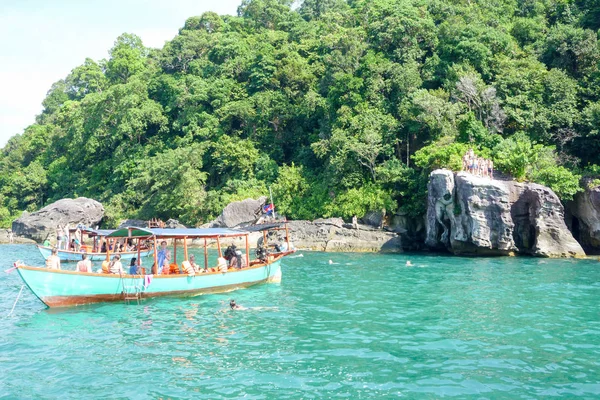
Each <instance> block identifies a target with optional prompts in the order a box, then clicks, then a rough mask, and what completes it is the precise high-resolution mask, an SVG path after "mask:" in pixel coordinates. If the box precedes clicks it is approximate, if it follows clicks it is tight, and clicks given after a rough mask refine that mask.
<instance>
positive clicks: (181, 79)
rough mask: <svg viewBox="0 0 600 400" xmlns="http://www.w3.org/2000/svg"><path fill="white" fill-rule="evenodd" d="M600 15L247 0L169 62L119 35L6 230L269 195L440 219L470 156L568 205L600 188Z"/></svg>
mask: <svg viewBox="0 0 600 400" xmlns="http://www.w3.org/2000/svg"><path fill="white" fill-rule="evenodd" d="M599 20H600V6H599V4H598V1H595V0H510V1H509V0H499V1H491V0H477V1H462V0H451V1H442V0H368V1H367V0H346V1H345V0H305V1H304V2H303V3H302V4H301V5H300V6H299V7H297V8H294V7H292V1H289V0H243V1H242V2H241V5H240V7H239V9H238V15H237V16H219V15H217V14H215V13H212V12H208V13H205V14H203V15H201V16H198V17H191V18H189V19H188V20H187V21H185V24H184V25H183V27H182V28H181V29H180V31H179V34H178V35H177V36H176V37H175V38H173V40H171V41H170V42H168V43H166V44H165V46H164V47H163V48H162V49H148V48H146V47H144V45H143V44H142V42H141V40H140V38H138V37H137V36H135V35H132V34H123V35H121V36H119V37H118V38H117V40H116V42H115V44H114V47H113V48H112V49H111V50H110V51H109V58H108V59H107V60H100V61H94V60H91V59H86V60H85V61H84V63H83V64H82V65H80V66H77V67H75V68H74V69H73V70H72V72H71V73H70V74H69V75H68V76H67V77H65V78H64V79H62V80H60V81H58V82H56V83H55V84H54V85H52V87H51V88H50V90H49V91H48V95H47V97H46V99H45V100H44V102H43V106H44V110H43V112H42V113H41V114H40V115H39V116H38V117H37V119H36V123H35V124H33V125H31V126H30V127H28V128H27V129H26V130H25V132H24V133H23V134H21V135H17V136H14V137H13V138H11V139H10V141H9V142H8V144H7V145H6V146H5V147H4V149H2V150H1V151H0V221H2V225H7V224H8V223H9V221H10V220H11V219H12V218H14V217H15V216H17V215H19V213H20V212H21V211H23V210H34V209H37V208H39V207H41V206H43V205H44V204H47V203H49V202H51V201H54V200H57V199H59V198H61V197H65V196H76V195H83V196H89V197H92V198H95V199H98V200H100V201H102V202H104V203H105V204H106V206H107V210H108V218H109V220H110V221H111V222H113V221H115V220H117V219H119V218H123V217H139V218H150V217H160V218H169V217H175V218H180V219H181V220H182V221H183V222H184V223H187V224H191V225H195V224H200V223H203V222H206V221H207V220H208V219H210V218H212V217H214V216H215V214H217V213H218V212H219V211H220V209H221V208H222V207H223V206H224V205H225V204H226V203H227V202H229V201H232V200H238V199H242V198H246V197H254V196H259V195H264V194H267V193H268V187H272V189H273V194H274V196H275V201H276V203H277V204H278V207H279V209H280V211H282V212H284V213H285V214H287V215H288V217H291V218H314V217H320V216H341V217H345V218H349V217H351V216H353V215H360V214H362V213H364V212H366V211H368V210H373V209H382V208H385V209H387V210H388V211H390V212H393V211H396V210H398V209H400V210H404V211H406V212H408V213H410V214H412V215H415V216H416V215H419V214H422V213H423V212H424V211H425V210H424V208H425V207H424V196H425V193H426V187H425V184H426V180H427V179H426V178H427V175H428V174H429V172H430V171H431V170H432V169H433V168H438V167H448V168H460V157H461V156H462V154H464V152H465V150H466V149H468V148H469V147H473V148H475V149H476V151H477V152H478V154H482V155H485V156H487V157H491V158H492V159H493V160H494V162H495V165H496V166H497V167H498V168H499V169H501V170H502V171H503V172H505V173H509V174H512V175H513V176H514V177H515V178H516V179H520V180H531V181H535V182H539V183H542V184H546V185H549V186H550V187H551V188H553V189H554V190H555V191H556V192H557V193H558V194H559V196H560V197H561V198H562V199H563V200H568V199H570V198H571V197H572V196H573V195H574V194H575V193H577V191H579V190H581V188H580V186H579V180H580V177H581V175H582V174H587V173H594V172H597V171H599V170H600V169H599V167H598V165H597V164H599V163H600V162H599V159H598V154H599V153H600V140H599V132H600V128H599V127H600V67H599V65H600V46H599V43H598V35H599V31H598V29H599V28H600V24H599V22H598V21H599Z"/></svg>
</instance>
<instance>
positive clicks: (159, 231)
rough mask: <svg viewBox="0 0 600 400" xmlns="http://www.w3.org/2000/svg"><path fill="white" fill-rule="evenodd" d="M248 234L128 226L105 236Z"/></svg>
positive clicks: (218, 229)
mask: <svg viewBox="0 0 600 400" xmlns="http://www.w3.org/2000/svg"><path fill="white" fill-rule="evenodd" d="M247 234H248V232H246V231H238V230H233V229H227V228H185V229H168V228H139V227H135V226H128V227H125V228H121V229H117V230H115V231H113V232H112V233H110V234H109V235H107V237H112V238H114V237H117V238H118V237H128V238H149V237H153V236H156V237H157V238H163V239H168V238H184V237H187V238H190V239H193V238H217V237H234V236H245V235H247Z"/></svg>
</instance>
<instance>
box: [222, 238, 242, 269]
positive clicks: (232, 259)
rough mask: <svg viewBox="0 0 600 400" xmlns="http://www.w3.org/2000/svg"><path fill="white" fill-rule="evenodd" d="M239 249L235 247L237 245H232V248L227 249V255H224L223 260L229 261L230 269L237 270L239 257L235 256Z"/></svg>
mask: <svg viewBox="0 0 600 400" xmlns="http://www.w3.org/2000/svg"><path fill="white" fill-rule="evenodd" d="M236 250H237V248H236V247H235V244H232V245H231V246H229V247H227V248H226V249H225V253H223V258H225V259H226V260H227V264H228V266H229V268H237V267H238V266H237V257H236V256H235V252H236Z"/></svg>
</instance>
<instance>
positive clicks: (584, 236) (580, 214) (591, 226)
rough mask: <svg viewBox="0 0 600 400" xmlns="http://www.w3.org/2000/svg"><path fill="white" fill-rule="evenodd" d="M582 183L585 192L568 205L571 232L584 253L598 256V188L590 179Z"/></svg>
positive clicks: (599, 203) (599, 223)
mask: <svg viewBox="0 0 600 400" xmlns="http://www.w3.org/2000/svg"><path fill="white" fill-rule="evenodd" d="M582 183H583V186H584V187H585V191H584V192H582V193H578V194H577V195H575V199H574V200H573V201H572V202H571V203H569V205H568V210H569V212H570V217H571V218H570V221H569V223H570V226H571V232H573V236H575V238H576V239H577V240H578V241H579V243H581V246H582V247H583V248H584V250H585V251H586V252H588V253H591V254H600V186H597V185H595V184H594V181H593V180H591V179H586V180H584V181H583V182H582Z"/></svg>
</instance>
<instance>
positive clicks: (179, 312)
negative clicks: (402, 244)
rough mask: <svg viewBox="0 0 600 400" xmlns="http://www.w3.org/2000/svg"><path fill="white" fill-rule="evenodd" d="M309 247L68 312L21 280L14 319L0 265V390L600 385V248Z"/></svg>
mask: <svg viewBox="0 0 600 400" xmlns="http://www.w3.org/2000/svg"><path fill="white" fill-rule="evenodd" d="M36 251H37V250H36V249H35V248H34V247H32V246H23V245H20V246H6V245H5V246H0V261H2V265H1V266H2V269H3V270H4V269H6V268H8V267H9V266H10V265H11V264H12V262H13V261H14V260H17V259H21V260H24V261H27V262H29V263H34V264H41V262H42V259H41V257H40V256H39V255H38V254H37V253H36ZM300 254H302V255H303V257H296V258H287V259H285V261H284V262H283V267H282V269H283V280H282V283H281V284H265V285H259V286H254V287H252V288H249V289H246V290H240V291H236V292H231V293H225V294H219V295H205V296H199V297H195V298H187V299H165V298H163V299H156V300H146V301H144V302H143V304H142V305H140V306H138V305H125V304H121V303H112V304H101V305H94V306H87V307H80V308H76V309H67V310H55V309H52V310H48V309H46V308H45V307H44V306H43V305H42V303H40V302H39V301H38V300H37V299H36V298H35V297H34V296H33V294H31V292H30V291H29V290H28V289H27V288H25V289H24V290H23V294H22V295H21V299H20V300H19V302H18V303H17V306H16V308H15V311H14V313H13V315H12V316H10V317H7V315H8V314H9V312H10V310H11V308H12V306H13V303H14V300H15V298H16V296H17V293H18V292H19V289H20V288H21V285H22V282H21V280H20V278H19V276H18V274H16V273H11V274H4V273H0V274H1V276H0V397H6V398H35V399H54V398H63V399H65V398H74V399H79V398H173V399H175V398H197V399H202V398H206V399H214V398H247V399H317V398H348V399H361V398H381V399H385V398H398V397H405V398H440V397H457V398H477V399H480V398H493V399H496V398H514V399H517V398H519V399H529V398H531V399H533V398H550V397H562V398H575V397H577V398H589V399H597V398H600V308H599V307H600V263H599V262H597V261H591V260H590V261H588V260H583V261H582V260H579V261H575V260H542V259H533V258H486V259H471V258H457V257H441V256H423V255H419V256H417V255H373V254H341V253H338V254H325V253H311V252H302V253H300ZM329 260H332V261H333V264H330V263H329ZM407 260H410V261H411V262H412V264H414V266H413V267H407V266H406V261H407ZM232 298H235V300H236V301H237V302H238V303H239V304H241V305H244V306H246V307H249V309H247V310H236V311H230V310H228V307H227V303H228V301H229V300H230V299H232Z"/></svg>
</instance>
